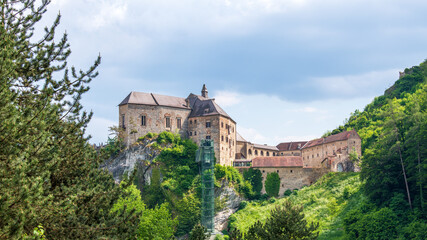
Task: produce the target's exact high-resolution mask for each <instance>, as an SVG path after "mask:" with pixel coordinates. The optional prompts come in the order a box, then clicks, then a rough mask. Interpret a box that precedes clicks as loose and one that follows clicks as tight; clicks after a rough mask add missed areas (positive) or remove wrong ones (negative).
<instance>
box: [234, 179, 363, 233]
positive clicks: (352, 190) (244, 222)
mask: <svg viewBox="0 0 427 240" xmlns="http://www.w3.org/2000/svg"><path fill="white" fill-rule="evenodd" d="M360 187H361V181H360V180H359V174H358V173H329V174H327V175H325V176H323V177H322V178H321V179H319V181H318V182H316V183H315V184H313V185H312V186H310V187H305V188H303V189H301V190H295V191H293V192H292V194H291V195H290V196H288V197H284V198H281V199H275V198H272V199H270V200H265V201H252V202H245V203H242V209H241V210H239V211H237V212H236V213H235V214H233V215H232V216H231V217H230V218H229V227H230V231H232V230H233V229H234V228H237V229H239V230H240V231H241V232H243V233H246V232H247V230H248V229H249V227H250V226H251V225H253V224H254V223H255V222H256V221H258V220H260V221H262V222H265V220H266V219H267V217H268V213H269V212H270V211H271V210H272V209H274V208H275V207H277V206H281V205H283V204H284V203H285V202H286V201H288V200H289V201H290V202H291V203H292V204H294V205H302V206H303V207H304V214H305V216H306V220H307V221H308V222H318V223H319V233H320V235H319V239H334V238H335V239H339V238H337V237H342V236H343V235H344V229H343V215H345V212H347V210H348V209H351V208H354V207H355V206H356V205H358V204H360V202H361V201H362V200H363V196H362V195H361V193H360Z"/></svg>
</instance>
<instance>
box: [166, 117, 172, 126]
mask: <svg viewBox="0 0 427 240" xmlns="http://www.w3.org/2000/svg"><path fill="white" fill-rule="evenodd" d="M166 127H167V128H170V127H171V118H170V117H166Z"/></svg>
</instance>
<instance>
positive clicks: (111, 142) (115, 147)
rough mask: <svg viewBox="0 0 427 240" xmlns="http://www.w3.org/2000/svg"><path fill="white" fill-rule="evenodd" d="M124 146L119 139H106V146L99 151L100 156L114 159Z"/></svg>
mask: <svg viewBox="0 0 427 240" xmlns="http://www.w3.org/2000/svg"><path fill="white" fill-rule="evenodd" d="M124 148H125V145H124V143H123V140H122V139H121V138H119V137H117V136H116V137H113V138H110V137H108V140H107V144H106V145H105V146H104V148H102V149H101V152H102V154H105V156H104V158H110V157H111V158H114V157H115V156H117V155H118V154H119V153H120V152H121V151H122V150H123V149H124Z"/></svg>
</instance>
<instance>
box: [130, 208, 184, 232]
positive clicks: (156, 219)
mask: <svg viewBox="0 0 427 240" xmlns="http://www.w3.org/2000/svg"><path fill="white" fill-rule="evenodd" d="M177 224H178V219H177V218H175V219H172V216H171V214H170V211H169V204H168V203H163V204H162V205H160V206H156V207H155V208H153V209H146V210H145V211H144V212H143V214H142V216H141V218H140V223H139V226H138V231H137V233H138V239H142V240H163V239H170V238H171V237H172V236H173V234H174V233H175V227H176V226H177Z"/></svg>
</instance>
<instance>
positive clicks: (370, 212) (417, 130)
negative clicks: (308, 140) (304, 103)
mask: <svg viewBox="0 0 427 240" xmlns="http://www.w3.org/2000/svg"><path fill="white" fill-rule="evenodd" d="M404 72H405V74H404V76H402V77H401V78H400V79H398V80H397V81H396V82H395V83H394V85H393V86H392V87H390V88H389V89H387V90H386V91H385V92H384V94H383V95H382V96H379V97H376V98H375V99H374V100H373V101H372V102H371V103H370V104H368V105H367V106H366V107H365V108H364V110H363V111H359V110H356V111H355V112H354V113H352V114H351V116H350V118H349V119H346V121H345V124H344V125H342V126H339V127H338V128H336V129H334V130H332V131H328V132H327V133H326V134H325V135H324V136H328V135H331V134H336V133H340V132H343V131H348V130H353V129H354V130H356V131H357V132H358V134H359V135H360V137H361V139H362V156H361V172H360V174H359V173H330V174H328V175H326V176H324V177H323V178H321V179H320V180H319V181H318V182H317V183H316V184H314V185H312V186H310V187H306V188H303V189H301V190H300V191H297V192H294V193H292V195H291V196H289V197H286V198H289V199H290V200H291V201H292V202H293V203H295V204H299V205H303V206H304V213H305V216H306V219H307V220H308V221H309V222H311V221H316V222H319V225H320V226H319V233H320V235H319V239H426V238H427V221H426V220H427V218H426V211H425V209H426V207H427V204H426V200H425V199H426V198H427V194H426V193H427V186H426V184H425V182H426V176H427V175H426V174H425V172H426V170H427V161H426V159H427V111H426V110H427V60H426V61H424V62H423V63H421V64H420V65H419V66H414V67H412V68H409V69H405V71H404ZM362 182H363V184H362ZM286 198H282V199H279V200H276V199H270V200H269V201H254V202H249V203H247V204H243V205H242V210H240V211H238V212H236V213H235V214H233V215H232V216H231V217H230V219H229V220H230V221H229V226H230V228H231V229H233V228H237V229H239V230H240V231H242V232H246V231H247V230H248V228H249V226H251V225H252V224H254V223H255V222H256V221H257V220H260V221H265V219H266V218H267V217H268V216H269V214H270V210H271V209H273V208H274V207H275V206H277V205H280V204H283V203H284V202H285V201H286ZM231 229H230V230H231Z"/></svg>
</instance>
